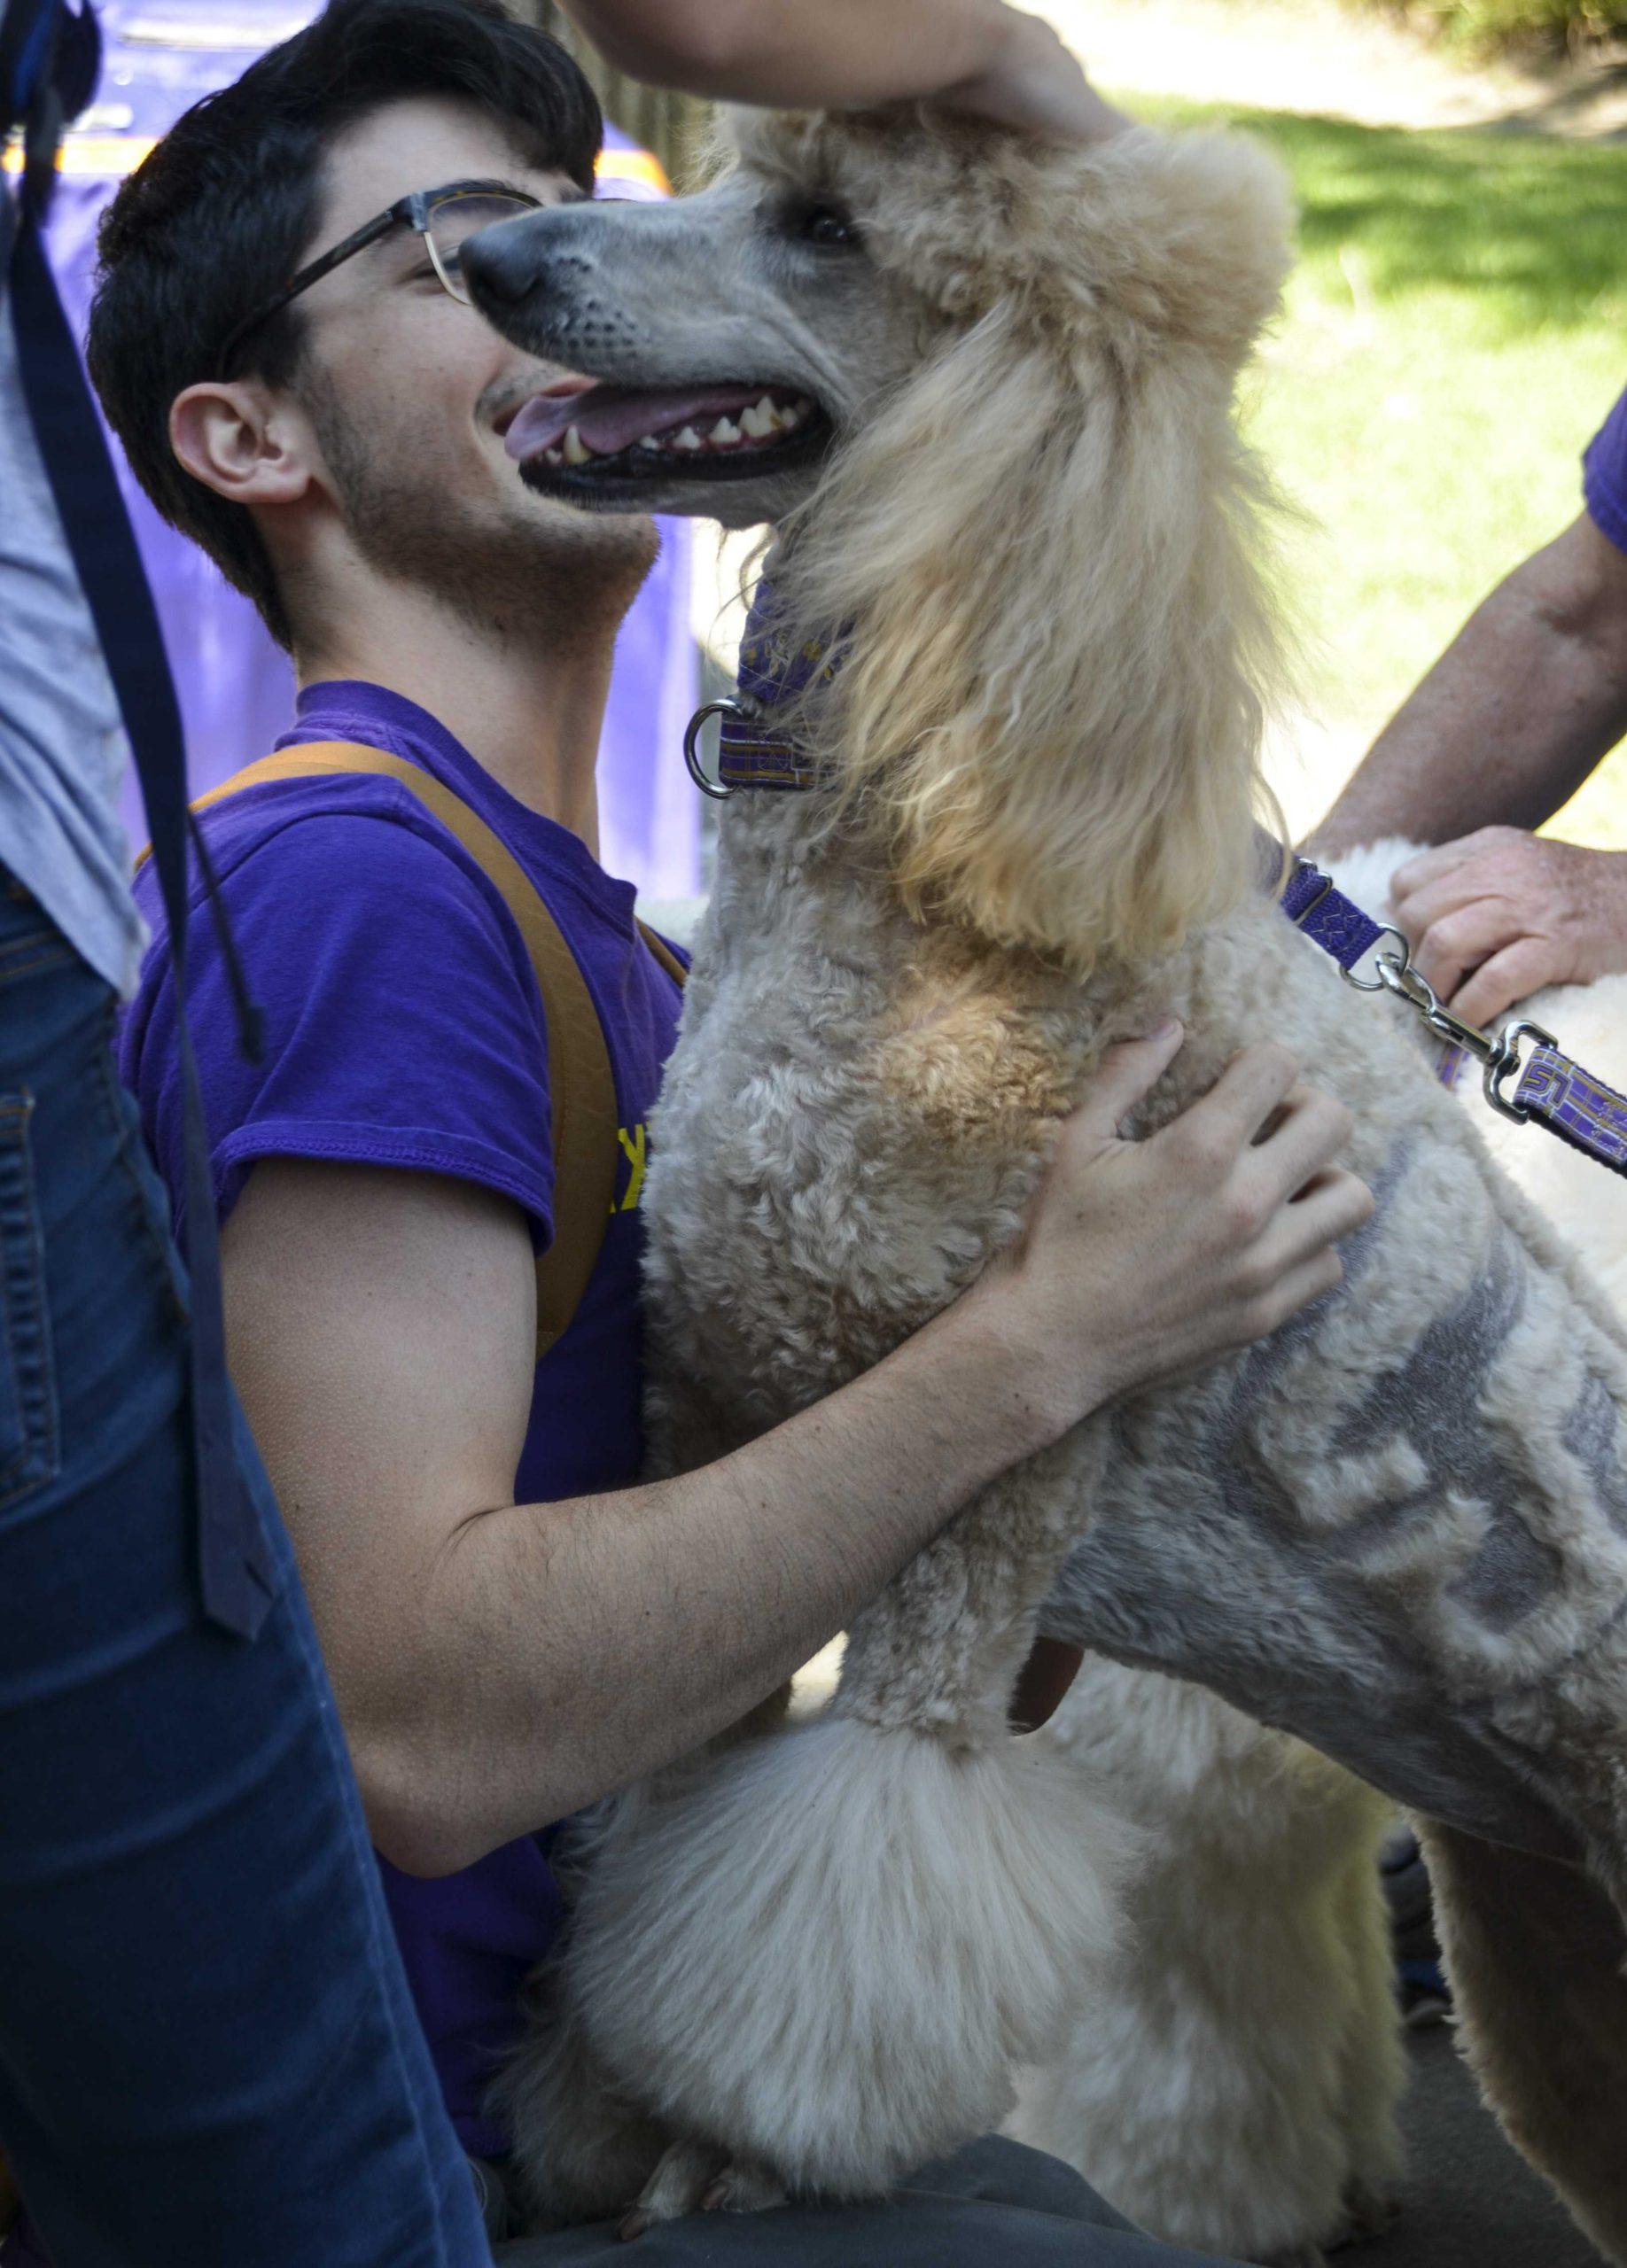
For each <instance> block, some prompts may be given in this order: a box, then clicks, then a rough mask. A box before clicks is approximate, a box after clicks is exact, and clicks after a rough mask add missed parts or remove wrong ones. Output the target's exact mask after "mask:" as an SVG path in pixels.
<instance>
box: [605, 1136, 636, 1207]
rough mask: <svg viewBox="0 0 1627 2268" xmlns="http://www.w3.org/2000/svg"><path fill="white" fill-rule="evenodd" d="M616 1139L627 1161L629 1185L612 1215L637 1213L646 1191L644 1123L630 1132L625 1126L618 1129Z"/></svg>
mask: <svg viewBox="0 0 1627 2268" xmlns="http://www.w3.org/2000/svg"><path fill="white" fill-rule="evenodd" d="M616 1139H617V1140H618V1141H619V1143H620V1145H621V1151H622V1155H623V1156H624V1157H625V1158H626V1159H627V1187H626V1189H624V1190H623V1192H622V1193H621V1201H620V1203H619V1204H618V1205H612V1206H611V1212H612V1213H635V1212H637V1210H638V1200H639V1199H640V1198H641V1197H642V1195H643V1191H644V1128H643V1123H642V1120H641V1122H639V1124H638V1125H636V1126H634V1127H633V1128H632V1129H631V1130H628V1129H627V1127H625V1126H619V1127H618V1128H617V1129H616Z"/></svg>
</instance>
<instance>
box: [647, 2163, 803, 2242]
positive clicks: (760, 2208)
mask: <svg viewBox="0 0 1627 2268" xmlns="http://www.w3.org/2000/svg"><path fill="white" fill-rule="evenodd" d="M785 2202H786V2196H785V2192H784V2191H783V2190H782V2188H781V2186H780V2185H779V2183H778V2182H777V2181H775V2179H774V2176H773V2175H772V2174H770V2173H766V2172H764V2171H763V2170H762V2168H761V2167H760V2166H752V2165H747V2164H745V2163H743V2162H742V2161H741V2160H739V2159H737V2158H729V2157H728V2156H727V2155H725V2153H724V2152H723V2151H721V2150H720V2149H718V2148H716V2147H715V2146H714V2145H713V2144H712V2143H711V2142H687V2141H686V2142H674V2143H673V2145H672V2147H671V2148H669V2149H668V2150H667V2151H666V2155H664V2156H663V2158H662V2160H661V2163H660V2164H659V2165H658V2166H657V2168H656V2170H655V2171H654V2172H653V2173H652V2174H651V2175H650V2179H649V2180H648V2181H647V2182H646V2183H645V2185H644V2188H643V2191H642V2194H641V2196H640V2198H639V2201H638V2202H637V2204H636V2205H634V2208H633V2210H632V2211H631V2212H630V2213H629V2214H628V2215H627V2218H626V2219H625V2220H624V2221H623V2222H622V2224H621V2230H620V2233H621V2234H622V2235H623V2236H624V2237H635V2236H642V2234H643V2233H644V2231H645V2230H646V2229H648V2228H653V2227H654V2226H655V2225H656V2224H657V2222H658V2221H677V2220H681V2219H682V2218H683V2217H684V2216H685V2214H687V2213H766V2212H769V2211H772V2210H774V2208H775V2207H776V2206H779V2205H783V2204H784V2203H785Z"/></svg>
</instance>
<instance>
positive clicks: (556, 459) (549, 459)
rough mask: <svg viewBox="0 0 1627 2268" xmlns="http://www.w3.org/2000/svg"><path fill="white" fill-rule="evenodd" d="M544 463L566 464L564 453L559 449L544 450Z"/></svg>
mask: <svg viewBox="0 0 1627 2268" xmlns="http://www.w3.org/2000/svg"><path fill="white" fill-rule="evenodd" d="M542 462H543V463H544V464H563V463H564V454H563V452H562V451H560V450H558V449H544V450H543V452H542Z"/></svg>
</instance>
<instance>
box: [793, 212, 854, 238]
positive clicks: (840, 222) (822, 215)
mask: <svg viewBox="0 0 1627 2268" xmlns="http://www.w3.org/2000/svg"><path fill="white" fill-rule="evenodd" d="M797 234H798V236H799V237H801V238H802V240H803V242H804V244H809V245H856V244H857V243H858V241H859V231H858V229H855V228H854V226H853V224H852V221H850V220H849V219H848V217H847V215H846V214H845V213H838V212H837V208H836V206H834V205H814V206H810V207H809V209H808V211H807V212H806V213H804V214H802V215H801V217H800V219H799V220H798V224H797Z"/></svg>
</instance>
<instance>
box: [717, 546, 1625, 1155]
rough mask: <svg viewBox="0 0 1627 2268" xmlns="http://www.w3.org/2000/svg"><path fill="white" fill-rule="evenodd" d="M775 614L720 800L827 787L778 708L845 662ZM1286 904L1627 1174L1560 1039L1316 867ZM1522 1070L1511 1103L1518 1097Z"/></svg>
mask: <svg viewBox="0 0 1627 2268" xmlns="http://www.w3.org/2000/svg"><path fill="white" fill-rule="evenodd" d="M772 613H773V594H772V592H771V591H770V589H769V586H768V581H767V577H764V578H763V579H760V580H759V583H758V586H757V589H756V591H755V593H754V594H753V595H752V600H751V618H750V619H749V621H748V622H747V624H746V628H745V636H744V639H743V641H742V644H741V649H740V671H739V681H738V685H737V687H736V695H735V697H734V698H733V699H730V700H725V701H711V702H708V703H707V704H706V706H705V708H704V709H698V710H697V711H696V713H695V715H694V716H693V717H692V718H690V720H689V730H688V732H687V733H686V734H684V742H683V755H684V762H685V763H686V764H687V765H689V776H690V778H691V779H692V780H693V781H694V782H695V784H696V786H697V788H699V789H700V790H701V792H702V794H703V795H707V796H715V797H716V798H717V799H718V800H719V801H720V802H721V801H725V800H727V798H728V796H732V795H735V794H736V793H737V792H738V791H739V790H740V789H741V788H766V789H769V790H775V789H778V790H782V791H784V790H790V791H791V792H793V793H794V792H796V791H798V790H803V791H806V790H807V789H810V788H819V787H821V786H822V785H824V784H825V783H824V781H823V779H822V777H821V773H820V770H819V767H818V766H817V765H815V764H814V763H812V762H811V761H810V760H809V759H808V758H807V757H806V756H804V755H803V754H802V752H801V751H800V750H798V748H797V746H796V744H795V742H793V741H792V740H791V739H790V736H789V735H788V734H786V733H784V732H783V731H780V730H777V729H776V728H775V722H774V711H775V709H776V708H777V707H779V706H780V705H781V704H782V703H784V702H786V701H789V700H790V699H791V698H792V697H793V696H794V695H798V694H800V693H803V692H805V691H806V688H807V687H808V686H809V685H810V684H811V683H812V682H813V681H814V678H815V677H824V678H826V679H829V678H830V677H832V676H833V675H834V674H835V672H836V668H837V664H838V663H839V659H840V656H839V654H837V655H832V654H831V653H830V651H829V649H827V648H825V647H822V646H820V645H817V644H815V645H806V646H803V647H801V648H800V649H791V648H790V645H789V644H788V642H787V641H784V640H783V639H782V638H781V637H779V636H777V635H776V633H775V625H774V623H773V621H772V618H771V617H772ZM839 642H840V641H837V643H838V644H839ZM713 717H716V718H718V720H719V750H718V756H719V761H718V772H717V776H716V778H715V779H714V778H712V775H711V774H710V773H707V771H706V770H705V766H704V765H703V764H702V762H701V756H700V742H701V734H702V730H703V728H704V726H705V725H706V723H707V722H708V721H709V719H711V718H713ZM1275 847H1276V846H1275V845H1273V851H1274V850H1275ZM1281 904H1282V911H1283V912H1284V913H1286V914H1287V915H1288V920H1290V921H1291V922H1292V923H1293V924H1294V927H1295V928H1296V929H1298V930H1300V931H1301V932H1302V933H1303V934H1304V936H1307V937H1309V938H1310V940H1311V942H1312V944H1315V945H1320V947H1321V949H1322V951H1324V952H1325V953H1327V954H1328V955H1329V956H1330V957H1331V959H1334V960H1335V961H1337V963H1338V965H1339V973H1340V975H1342V976H1343V979H1344V981H1345V983H1347V984H1353V985H1354V986H1355V987H1356V990H1358V992H1390V993H1393V994H1394V996H1395V998H1397V999H1398V1000H1401V1001H1404V1002H1405V1004H1406V1006H1408V1007H1409V1008H1411V1009H1412V1010H1413V1013H1414V1014H1416V1015H1419V1016H1421V1018H1422V1020H1423V1021H1424V1023H1425V1024H1426V1025H1427V1026H1428V1029H1429V1030H1430V1031H1431V1032H1432V1033H1433V1034H1434V1035H1435V1037H1436V1039H1438V1040H1440V1041H1441V1042H1442V1043H1443V1044H1444V1046H1445V1047H1446V1049H1447V1051H1448V1054H1447V1060H1446V1062H1445V1063H1444V1065H1443V1068H1442V1077H1443V1078H1444V1080H1445V1083H1446V1084H1447V1085H1449V1086H1450V1085H1452V1084H1455V1081H1456V1077H1457V1074H1458V1071H1459V1069H1460V1068H1461V1066H1462V1064H1463V1063H1464V1061H1465V1060H1467V1058H1468V1057H1470V1056H1472V1057H1473V1058H1474V1059H1475V1061H1476V1062H1477V1063H1479V1064H1480V1065H1481V1066H1482V1068H1483V1084H1484V1087H1485V1095H1486V1100H1487V1101H1488V1102H1489V1103H1490V1104H1491V1107H1492V1109H1493V1110H1498V1111H1500V1112H1501V1113H1502V1115H1503V1116H1504V1117H1505V1118H1512V1119H1514V1121H1516V1122H1517V1123H1519V1124H1521V1125H1525V1124H1528V1123H1529V1124H1533V1125H1537V1126H1544V1127H1546V1129H1547V1130H1548V1132H1549V1133H1550V1134H1555V1135H1557V1136H1558V1137H1559V1138H1560V1140H1561V1142H1569V1145H1570V1146H1571V1148H1572V1149H1573V1150H1580V1151H1581V1153H1582V1154H1583V1156H1584V1158H1592V1159H1593V1160H1594V1161H1595V1162H1596V1163H1598V1164H1599V1165H1601V1166H1608V1167H1609V1169H1610V1170H1611V1171H1612V1172H1613V1173H1619V1174H1627V1096H1623V1095H1618V1094H1617V1093H1616V1091H1615V1088H1614V1087H1607V1086H1606V1085H1605V1084H1604V1082H1603V1080H1602V1079H1595V1078H1594V1077H1593V1076H1592V1074H1591V1073H1589V1072H1586V1071H1584V1070H1583V1069H1582V1068H1581V1067H1580V1066H1579V1065H1578V1064H1576V1063H1573V1062H1572V1061H1571V1060H1570V1058H1569V1056H1568V1055H1564V1054H1561V1052H1560V1048H1559V1044H1558V1042H1557V1041H1556V1040H1555V1038H1554V1037H1553V1033H1552V1032H1548V1031H1544V1030H1543V1029H1542V1027H1541V1025H1540V1024H1533V1023H1523V1022H1522V1023H1514V1024H1507V1025H1506V1026H1505V1027H1504V1029H1502V1030H1501V1031H1499V1032H1495V1033H1494V1032H1486V1031H1482V1030H1481V1029H1480V1027H1479V1026H1478V1025H1477V1024H1470V1023H1465V1021H1463V1019H1462V1017H1461V1016H1454V1015H1453V1014H1452V1010H1451V1009H1450V1008H1448V1007H1444V1006H1443V1005H1442V1003H1441V1001H1440V1000H1439V998H1437V997H1436V993H1435V990H1434V989H1433V987H1432V986H1431V985H1430V984H1429V983H1428V979H1427V978H1426V977H1424V976H1423V975H1421V973H1420V972H1419V971H1418V970H1417V969H1416V968H1414V967H1413V961H1412V955H1411V953H1410V951H1409V950H1408V947H1407V942H1406V939H1405V937H1404V936H1402V934H1401V932H1400V930H1399V929H1397V928H1395V927H1394V926H1393V925H1392V924H1391V923H1390V922H1388V921H1375V920H1374V919H1373V916H1372V915H1371V914H1370V913H1363V911H1362V909H1361V907H1360V906H1359V905H1356V904H1355V903H1354V901H1353V900H1351V898H1348V897H1345V895H1344V893H1343V890H1340V889H1335V887H1334V884H1333V882H1332V880H1331V879H1330V877H1329V876H1328V875H1327V874H1323V873H1322V871H1321V869H1320V867H1319V866H1312V864H1311V862H1310V860H1309V859H1308V858H1296V860H1295V862H1294V871H1293V874H1291V875H1290V877H1289V879H1288V888H1287V889H1285V890H1284V891H1283V893H1282V900H1281ZM1386 939H1388V940H1389V941H1390V942H1389V944H1388V946H1387V947H1386V949H1385V950H1384V951H1381V952H1379V953H1377V954H1376V956H1375V958H1374V964H1373V967H1374V974H1373V975H1371V976H1361V975H1357V973H1356V972H1357V968H1358V964H1359V963H1360V962H1361V961H1363V960H1364V959H1366V956H1367V955H1368V954H1369V953H1371V952H1373V951H1374V947H1375V946H1379V945H1382V944H1384V942H1385V940H1386ZM1528 1040H1529V1041H1530V1043H1531V1052H1530V1055H1529V1056H1528V1057H1527V1058H1526V1059H1525V1060H1524V1061H1523V1062H1522V1060H1521V1049H1522V1046H1523V1045H1524V1044H1525V1043H1526V1042H1527V1041H1528ZM1516 1073H1517V1074H1518V1077H1517V1080H1516V1084H1515V1085H1514V1092H1513V1093H1512V1094H1509V1093H1507V1092H1506V1088H1507V1085H1508V1082H1509V1080H1510V1079H1513V1078H1514V1077H1515V1075H1516Z"/></svg>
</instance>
